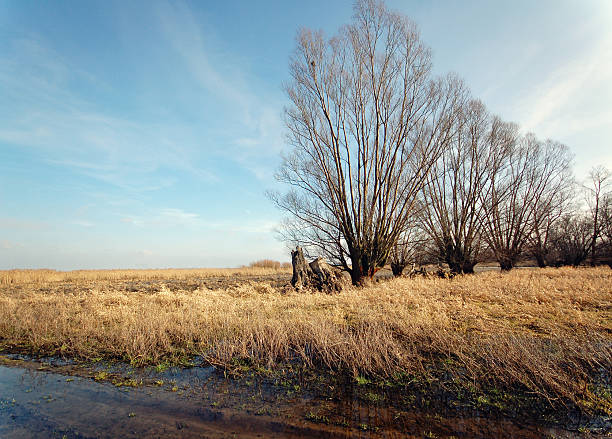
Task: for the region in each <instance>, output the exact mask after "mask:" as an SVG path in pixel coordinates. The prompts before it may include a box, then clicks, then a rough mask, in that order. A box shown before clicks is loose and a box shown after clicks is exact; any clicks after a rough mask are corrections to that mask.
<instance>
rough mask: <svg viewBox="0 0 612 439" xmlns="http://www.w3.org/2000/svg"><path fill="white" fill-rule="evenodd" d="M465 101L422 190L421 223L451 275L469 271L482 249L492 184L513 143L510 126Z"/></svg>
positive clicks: (477, 104) (479, 107)
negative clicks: (486, 199) (483, 223)
mask: <svg viewBox="0 0 612 439" xmlns="http://www.w3.org/2000/svg"><path fill="white" fill-rule="evenodd" d="M467 98H468V96H467V93H466V96H465V101H464V102H463V105H462V107H461V110H460V112H459V117H457V118H456V119H455V124H456V129H454V130H453V137H452V139H451V141H450V142H449V146H448V148H446V149H445V151H444V152H443V154H442V155H441V156H440V158H439V159H438V160H437V161H436V162H435V163H434V165H433V167H432V172H430V174H429V176H428V178H427V180H426V184H425V185H424V187H423V209H421V215H420V219H421V224H422V227H423V228H424V229H425V230H426V231H427V233H428V235H429V236H430V238H431V240H432V242H433V244H434V246H435V250H436V254H437V257H438V259H439V260H440V261H442V262H445V263H447V264H448V266H449V268H450V270H451V272H453V273H473V272H474V265H475V264H476V263H477V262H478V256H479V254H480V250H481V247H482V245H481V240H482V234H481V227H482V224H481V220H482V218H483V216H484V208H485V203H484V202H483V200H484V199H485V198H486V197H487V196H488V193H487V191H491V190H492V188H493V186H492V185H491V184H490V181H489V179H491V178H493V177H494V176H495V175H496V171H497V170H498V169H499V168H501V167H502V166H503V163H504V159H505V158H506V157H507V156H508V151H509V150H510V146H511V145H512V142H513V141H514V130H515V128H514V126H513V125H510V124H506V123H504V122H502V121H501V120H500V119H499V118H496V117H492V116H490V115H489V113H488V112H487V110H486V108H485V106H484V105H483V104H482V102H480V101H477V100H468V99H467Z"/></svg>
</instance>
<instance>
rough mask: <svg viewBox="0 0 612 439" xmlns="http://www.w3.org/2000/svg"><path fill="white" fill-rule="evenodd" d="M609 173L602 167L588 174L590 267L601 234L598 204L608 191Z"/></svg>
mask: <svg viewBox="0 0 612 439" xmlns="http://www.w3.org/2000/svg"><path fill="white" fill-rule="evenodd" d="M610 177H611V174H610V171H608V170H607V169H606V168H605V167H603V166H597V167H595V168H593V169H591V171H590V172H589V180H590V183H591V184H590V186H587V187H586V189H587V204H588V206H589V209H590V211H591V217H592V224H593V233H592V235H591V248H590V250H591V265H595V258H596V254H595V253H596V249H597V240H598V239H599V237H600V234H601V225H600V218H599V214H600V203H601V201H602V198H603V197H604V196H605V194H606V191H607V189H608V184H609V179H610Z"/></svg>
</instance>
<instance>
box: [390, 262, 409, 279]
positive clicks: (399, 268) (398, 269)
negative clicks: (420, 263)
mask: <svg viewBox="0 0 612 439" xmlns="http://www.w3.org/2000/svg"><path fill="white" fill-rule="evenodd" d="M404 268H406V264H402V263H399V262H391V271H392V272H393V276H395V277H400V276H401V275H402V274H403V273H404Z"/></svg>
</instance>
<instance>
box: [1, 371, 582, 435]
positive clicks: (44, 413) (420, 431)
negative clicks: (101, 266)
mask: <svg viewBox="0 0 612 439" xmlns="http://www.w3.org/2000/svg"><path fill="white" fill-rule="evenodd" d="M112 367H115V368H117V367H118V366H112ZM112 367H109V366H108V365H102V366H99V367H98V368H97V369H96V370H93V371H92V373H93V374H95V373H100V371H109V372H108V373H117V370H113V369H112ZM66 371H69V369H64V370H63V372H64V373H66ZM123 373H124V375H123V378H125V379H126V382H128V381H127V379H132V380H134V381H133V382H138V383H140V382H144V383H149V385H143V386H138V387H130V386H129V385H123V384H122V381H120V380H117V381H115V383H114V384H113V383H112V382H108V381H104V382H97V381H95V380H94V379H91V378H83V377H79V376H71V375H64V374H60V373H55V372H52V371H40V370H36V369H35V368H34V367H33V366H32V365H31V364H30V365H29V366H28V367H25V366H24V365H22V367H6V366H0V437H1V438H25V437H27V438H48V437H57V438H64V437H65V438H90V437H99V438H111V437H126V438H129V437H162V438H174V437H181V438H190V437H210V438H221V437H245V438H252V437H287V438H323V437H325V438H358V437H363V438H370V437H371V438H378V437H384V438H400V437H418V438H422V437H451V436H454V437H472V438H478V437H526V438H530V437H533V438H535V437H542V436H545V435H547V434H554V435H555V437H571V434H570V433H569V432H564V431H552V430H547V429H543V428H539V427H534V426H519V425H516V424H514V423H512V422H510V421H507V420H490V419H488V420H487V419H484V418H483V419H481V418H477V417H476V418H474V417H471V418H457V417H455V418H453V417H452V416H450V417H449V416H446V415H445V416H441V415H439V414H433V413H424V412H420V411H409V412H408V411H400V410H397V409H394V408H391V407H388V406H387V405H385V402H384V401H375V402H374V403H372V404H367V403H364V402H363V401H360V400H359V399H358V398H357V397H356V395H355V393H354V392H353V391H352V389H351V387H350V386H348V387H347V388H345V389H343V390H342V393H340V392H338V393H337V394H336V395H334V396H333V397H331V398H329V397H328V398H327V399H318V398H316V397H314V396H313V395H308V394H305V393H304V392H299V393H294V392H291V391H290V390H286V389H283V388H278V387H274V386H271V385H269V384H267V383H264V382H261V381H249V379H245V380H238V381H237V380H232V379H225V378H224V377H223V375H222V374H219V373H217V372H215V371H214V370H213V369H212V368H202V367H195V368H191V369H169V370H166V371H163V372H161V373H159V372H152V371H150V370H149V371H133V370H128V369H125V370H124V371H123ZM123 378H122V379H123ZM130 382H131V381H130Z"/></svg>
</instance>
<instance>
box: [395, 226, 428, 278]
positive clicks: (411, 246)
mask: <svg viewBox="0 0 612 439" xmlns="http://www.w3.org/2000/svg"><path fill="white" fill-rule="evenodd" d="M428 242H429V239H428V236H427V234H425V233H424V232H423V230H421V229H420V228H419V227H418V226H413V227H410V228H408V229H407V230H406V231H405V232H404V233H402V234H401V235H400V238H399V239H398V241H397V242H396V243H395V245H394V246H393V248H392V249H391V261H390V262H391V272H392V273H393V275H394V276H401V275H402V274H403V272H404V269H405V268H406V267H407V266H408V265H411V264H412V265H423V264H424V263H425V262H426V259H427V256H428V254H429V251H428V249H427V247H428V245H427V244H428Z"/></svg>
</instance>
